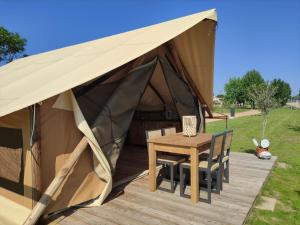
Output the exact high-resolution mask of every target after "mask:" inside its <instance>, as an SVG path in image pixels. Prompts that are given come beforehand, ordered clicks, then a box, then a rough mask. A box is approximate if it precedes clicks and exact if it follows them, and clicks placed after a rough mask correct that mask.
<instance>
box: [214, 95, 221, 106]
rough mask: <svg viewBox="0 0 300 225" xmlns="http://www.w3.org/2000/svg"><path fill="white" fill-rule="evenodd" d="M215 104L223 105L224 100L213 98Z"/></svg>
mask: <svg viewBox="0 0 300 225" xmlns="http://www.w3.org/2000/svg"><path fill="white" fill-rule="evenodd" d="M213 103H214V105H223V98H219V97H217V96H214V97H213Z"/></svg>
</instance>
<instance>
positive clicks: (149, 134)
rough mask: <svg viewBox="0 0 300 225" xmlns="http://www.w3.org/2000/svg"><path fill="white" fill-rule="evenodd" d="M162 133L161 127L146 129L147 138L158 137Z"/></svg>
mask: <svg viewBox="0 0 300 225" xmlns="http://www.w3.org/2000/svg"><path fill="white" fill-rule="evenodd" d="M161 136H162V133H161V129H158V130H146V138H147V140H148V139H149V138H156V137H161Z"/></svg>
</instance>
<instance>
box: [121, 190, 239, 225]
mask: <svg viewBox="0 0 300 225" xmlns="http://www.w3.org/2000/svg"><path fill="white" fill-rule="evenodd" d="M126 196H127V197H129V198H130V201H131V200H139V199H143V200H144V201H143V203H141V204H147V205H148V207H151V208H153V207H156V208H159V209H160V210H162V211H164V212H168V213H171V214H176V215H179V216H181V217H185V218H189V219H191V220H192V221H201V220H203V221H205V222H206V224H211V222H209V221H210V220H208V219H213V220H216V222H220V223H221V222H222V223H223V224H224V223H226V222H227V223H228V224H235V223H234V221H235V219H236V218H235V217H236V216H237V215H238V214H237V213H232V216H231V217H228V218H230V220H228V219H227V220H228V221H227V220H226V219H225V220H224V217H223V215H221V216H219V215H218V212H216V208H214V207H213V206H212V205H209V204H206V203H205V204H197V207H195V206H194V205H193V204H187V202H188V201H189V200H188V199H184V200H185V201H181V202H177V201H174V200H175V198H172V200H171V201H167V200H168V199H164V198H162V197H161V196H157V195H153V194H152V195H151V193H150V195H149V194H148V193H145V192H137V191H135V190H126ZM178 197H179V196H178ZM179 198H180V197H179ZM176 199H177V198H176ZM181 199H182V198H181ZM203 208H205V209H203ZM207 209H209V210H207ZM220 212H222V213H225V212H226V211H225V210H220V211H219V213H220ZM218 217H219V221H218ZM212 224H215V223H212Z"/></svg>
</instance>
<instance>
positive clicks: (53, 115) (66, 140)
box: [40, 96, 105, 213]
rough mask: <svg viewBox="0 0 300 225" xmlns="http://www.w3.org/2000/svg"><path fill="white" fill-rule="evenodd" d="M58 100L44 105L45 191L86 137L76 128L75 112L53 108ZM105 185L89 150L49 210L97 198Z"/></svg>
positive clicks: (42, 125)
mask: <svg viewBox="0 0 300 225" xmlns="http://www.w3.org/2000/svg"><path fill="white" fill-rule="evenodd" d="M56 100H57V96H55V97H53V98H50V99H48V100H46V101H44V102H43V104H42V105H41V107H40V116H41V119H40V121H41V128H40V129H41V149H42V154H41V165H42V176H41V177H42V191H43V192H44V190H45V189H46V188H47V187H48V186H49V184H50V182H51V181H52V180H53V178H54V177H55V175H56V173H57V172H58V170H59V169H60V168H61V167H62V166H63V164H64V162H65V161H66V159H67V158H68V156H69V155H70V153H71V151H73V149H74V148H75V146H76V145H77V144H78V142H79V141H80V139H81V138H82V136H83V135H82V133H81V132H80V131H79V130H78V128H77V127H76V124H75V119H74V115H73V112H72V111H68V110H64V109H58V108H55V107H53V106H54V105H55V102H56ZM104 186H105V182H104V181H102V180H100V179H99V177H98V176H97V175H96V173H95V172H94V168H93V159H92V153H91V151H90V149H87V150H85V152H84V153H83V154H82V155H81V157H80V159H79V161H78V162H77V163H76V165H75V167H74V168H73V169H72V171H71V173H70V174H68V177H67V178H66V179H65V181H64V183H63V184H62V186H61V187H60V189H59V190H58V191H57V193H56V194H55V196H54V198H53V201H51V203H50V205H49V206H48V207H47V212H46V213H50V212H54V211H58V210H61V209H64V208H67V207H69V206H72V205H76V204H79V203H82V202H85V201H88V200H90V199H94V198H96V197H98V196H99V195H100V194H101V193H102V190H103V188H104Z"/></svg>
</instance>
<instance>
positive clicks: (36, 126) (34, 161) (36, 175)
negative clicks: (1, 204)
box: [30, 104, 42, 207]
mask: <svg viewBox="0 0 300 225" xmlns="http://www.w3.org/2000/svg"><path fill="white" fill-rule="evenodd" d="M32 110H33V111H32V131H31V132H32V134H31V140H30V142H31V146H30V147H31V170H32V207H34V206H35V205H36V204H37V202H38V200H39V199H40V197H41V190H42V181H41V130H40V107H39V105H38V104H35V105H34V106H33V109H32Z"/></svg>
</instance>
